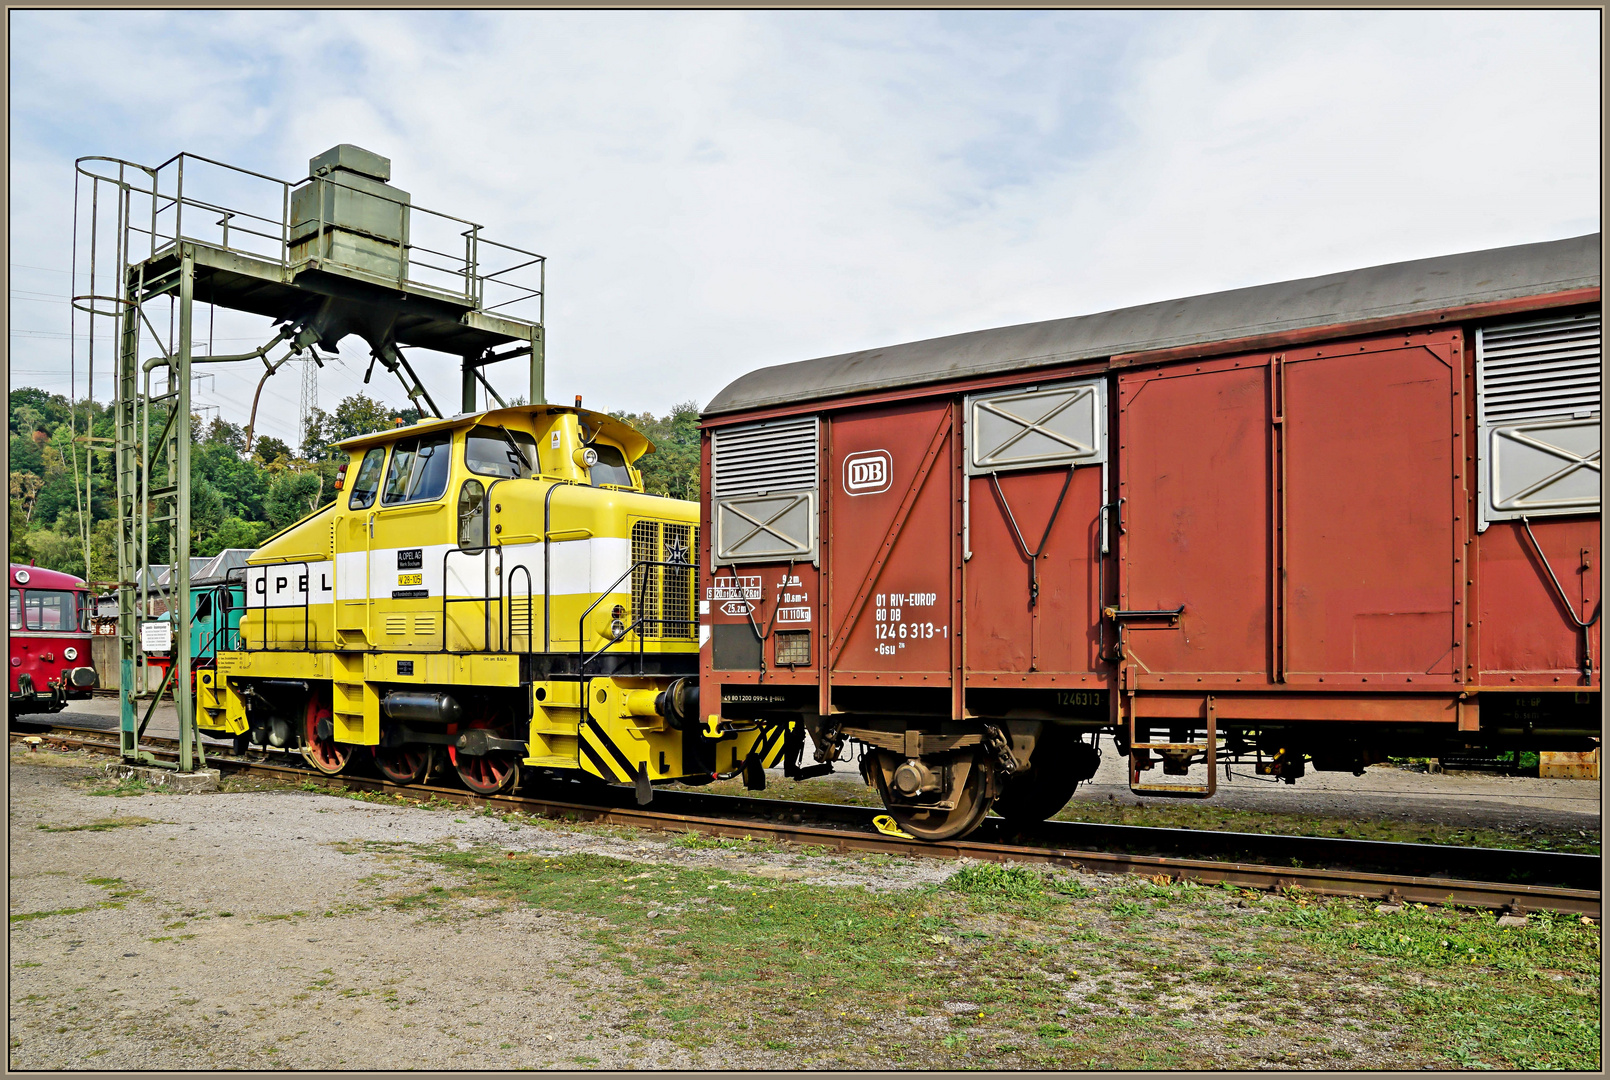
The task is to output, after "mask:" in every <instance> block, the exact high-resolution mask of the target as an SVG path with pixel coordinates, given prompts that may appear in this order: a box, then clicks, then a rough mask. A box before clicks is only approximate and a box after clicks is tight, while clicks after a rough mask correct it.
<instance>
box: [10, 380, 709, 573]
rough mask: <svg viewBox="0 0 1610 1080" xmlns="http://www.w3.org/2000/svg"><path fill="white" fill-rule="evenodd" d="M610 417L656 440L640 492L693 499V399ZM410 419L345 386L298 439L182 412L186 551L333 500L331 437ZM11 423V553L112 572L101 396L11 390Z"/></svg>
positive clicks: (161, 479)
mask: <svg viewBox="0 0 1610 1080" xmlns="http://www.w3.org/2000/svg"><path fill="white" fill-rule="evenodd" d="M167 415H168V414H167V413H166V412H165V411H163V410H161V409H160V408H153V409H152V410H151V423H150V427H151V431H150V438H151V440H152V444H153V445H154V444H155V440H156V438H157V437H158V435H159V434H160V433H161V431H162V428H163V425H164V424H165V423H166V422H167ZM611 415H613V416H615V417H616V418H618V419H621V420H624V421H626V422H627V423H629V424H631V425H632V426H633V427H635V428H637V429H638V430H639V431H641V432H642V433H643V434H644V435H646V436H648V438H649V439H650V440H651V441H652V442H653V443H654V444H655V446H656V448H657V449H656V452H655V453H652V454H649V455H647V456H645V457H644V458H643V459H642V460H641V461H639V462H638V467H639V468H640V469H641V470H642V473H643V487H644V490H645V491H647V492H649V493H650V494H654V495H663V496H667V497H670V498H677V499H693V500H696V499H698V497H699V426H698V424H699V410H698V405H697V404H696V403H695V402H691V401H688V402H683V403H681V404H679V405H675V406H673V407H672V409H671V412H670V414H669V415H667V416H663V417H660V416H655V415H654V414H653V413H648V412H645V413H638V414H635V415H633V414H628V413H624V412H615V413H611ZM418 419H419V413H418V412H417V411H416V410H414V409H403V410H396V409H392V408H391V407H389V406H387V405H384V404H382V403H381V402H378V401H376V400H374V399H373V398H370V397H368V396H366V395H364V394H354V395H352V396H350V397H348V398H346V399H344V400H343V401H342V402H341V403H340V404H339V405H337V406H336V408H335V409H334V410H333V411H331V412H325V411H324V410H322V409H315V410H313V413H312V414H311V415H310V417H309V420H308V425H307V431H306V434H305V436H304V438H303V440H302V444H301V445H300V446H298V447H292V446H290V445H288V444H287V443H285V442H284V441H283V440H281V439H278V438H274V437H272V436H257V437H254V438H253V439H252V442H251V445H250V446H249V447H248V446H247V443H246V433H245V432H244V431H243V430H242V428H241V426H240V425H239V424H234V423H231V422H229V421H227V420H224V419H223V418H222V417H215V418H213V419H212V420H210V421H208V422H205V423H203V422H202V420H201V418H200V417H199V416H196V415H192V416H191V438H192V446H191V450H190V485H191V487H190V493H191V494H190V552H191V554H192V555H194V556H198V557H201V556H212V555H216V554H218V552H220V551H223V550H224V549H225V548H255V547H257V546H259V545H260V544H261V543H262V542H263V541H264V540H265V539H267V538H268V537H269V536H271V535H273V534H274V533H276V532H278V531H279V530H281V529H283V528H285V527H286V526H287V525H290V524H292V523H293V522H296V521H298V520H300V519H301V518H303V517H305V516H307V515H308V514H309V513H312V512H313V511H315V510H317V509H319V508H321V507H322V506H325V505H327V504H328V503H330V502H331V501H332V500H333V499H334V497H335V475H336V470H337V467H338V462H337V459H338V458H339V459H341V460H345V455H343V454H341V453H340V451H338V450H334V449H333V444H335V443H338V442H340V441H341V440H343V439H348V438H351V437H353V436H355V435H363V434H368V433H369V432H373V431H380V430H384V429H387V428H391V427H393V426H395V425H397V424H398V423H399V422H401V423H403V424H411V423H413V422H414V421H416V420H418ZM9 420H10V424H9V432H8V435H9V449H10V507H9V521H10V549H11V550H10V558H11V561H12V562H22V563H27V562H30V561H33V562H37V563H38V564H39V565H40V566H48V567H50V568H51V569H53V570H62V571H65V572H67V573H70V574H77V575H79V576H82V577H86V578H88V579H89V580H92V581H113V580H115V579H116V578H117V547H116V524H115V516H116V491H117V476H116V460H115V456H114V455H113V454H112V452H111V447H112V445H113V443H112V435H113V416H112V410H111V409H110V407H108V406H106V405H104V404H102V403H99V402H91V401H88V400H85V401H79V402H77V403H71V402H69V401H68V400H67V398H66V397H65V396H63V395H61V394H50V393H46V392H45V391H43V390H39V389H35V388H33V387H22V388H19V389H14V390H12V392H11V415H10V418H9ZM167 482H168V477H167V475H166V464H165V458H164V459H163V461H162V462H159V463H158V464H157V465H156V467H154V468H153V471H152V476H151V478H150V484H151V486H153V487H158V486H161V485H163V484H166V483H167ZM86 491H87V493H88V502H87V505H86V500H85V495H86ZM157 533H160V535H156V534H157ZM167 547H168V539H167V531H166V527H165V526H159V527H156V528H154V529H153V535H152V536H151V558H152V561H153V562H165V561H167V559H168V552H167Z"/></svg>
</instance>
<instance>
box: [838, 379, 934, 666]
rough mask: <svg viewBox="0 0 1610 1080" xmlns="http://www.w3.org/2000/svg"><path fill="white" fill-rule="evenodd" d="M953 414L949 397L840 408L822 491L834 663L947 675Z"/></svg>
mask: <svg viewBox="0 0 1610 1080" xmlns="http://www.w3.org/2000/svg"><path fill="white" fill-rule="evenodd" d="M953 424H954V419H953V415H952V409H951V402H950V401H949V400H948V399H941V400H938V401H928V402H921V403H912V404H908V405H902V406H897V407H894V408H884V409H869V410H865V411H860V412H854V413H848V414H840V415H838V416H836V417H835V418H834V422H833V447H832V456H831V457H830V459H829V461H828V468H827V472H826V473H825V475H824V476H823V486H824V489H825V490H824V492H823V499H822V501H823V502H824V503H828V504H830V508H829V513H830V515H831V520H832V536H831V540H830V543H829V545H828V546H827V547H826V548H825V549H824V553H823V561H824V563H825V564H827V565H829V566H830V574H831V577H830V581H829V584H828V589H829V598H828V602H829V605H830V608H831V613H832V614H831V622H830V627H829V629H830V634H831V644H830V645H829V648H828V662H829V663H830V664H831V666H832V668H833V670H834V671H835V672H836V671H846V672H851V671H861V672H880V673H895V672H924V673H929V674H940V675H943V676H944V682H945V683H948V682H949V673H950V671H951V667H952V664H951V649H950V641H951V636H952V635H953V633H954V632H955V628H954V627H953V626H952V625H951V618H950V616H951V611H952V596H951V568H950V553H951V548H952V537H951V531H952V529H951V518H952V507H951V490H952V488H951V478H950V476H949V475H947V474H948V473H950V472H951V471H952V469H951V454H950V453H949V452H948V451H949V449H950V442H951V438H952V427H953ZM930 685H935V683H933V682H930Z"/></svg>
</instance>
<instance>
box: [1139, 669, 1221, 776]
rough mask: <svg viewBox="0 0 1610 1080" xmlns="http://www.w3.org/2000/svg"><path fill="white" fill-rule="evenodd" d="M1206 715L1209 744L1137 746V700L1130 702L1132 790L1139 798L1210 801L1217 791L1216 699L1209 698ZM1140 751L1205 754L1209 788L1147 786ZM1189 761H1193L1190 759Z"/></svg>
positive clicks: (1217, 739)
mask: <svg viewBox="0 0 1610 1080" xmlns="http://www.w3.org/2000/svg"><path fill="white" fill-rule="evenodd" d="M1202 711H1203V712H1204V713H1205V714H1206V718H1207V741H1206V742H1205V743H1195V742H1136V741H1135V707H1134V698H1133V697H1131V698H1130V708H1129V790H1130V791H1132V792H1134V793H1135V794H1136V795H1151V796H1162V797H1172V798H1177V799H1210V798H1212V797H1213V792H1214V791H1216V790H1217V787H1216V785H1215V779H1216V778H1215V776H1214V767H1215V766H1216V765H1217V763H1218V746H1219V732H1218V723H1217V718H1216V716H1215V714H1214V706H1213V695H1212V694H1209V695H1208V696H1207V701H1206V702H1205V703H1204V705H1203V708H1202ZM1136 750H1156V751H1159V752H1162V751H1171V752H1176V751H1191V752H1192V753H1193V755H1194V753H1195V752H1196V751H1201V753H1202V755H1203V758H1204V764H1206V765H1207V783H1206V784H1155V783H1153V784H1143V783H1141V780H1140V762H1139V760H1138V759H1137V758H1136V755H1135V751H1136ZM1186 760H1187V761H1189V760H1190V758H1189V757H1188V758H1187V759H1186Z"/></svg>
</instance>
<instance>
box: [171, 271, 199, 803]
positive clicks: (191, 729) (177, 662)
mask: <svg viewBox="0 0 1610 1080" xmlns="http://www.w3.org/2000/svg"><path fill="white" fill-rule="evenodd" d="M195 292H196V263H195V256H194V254H193V253H192V252H191V251H190V249H189V247H188V246H186V248H185V249H184V254H183V255H182V256H181V257H180V260H179V348H178V351H177V353H176V354H175V356H174V358H173V367H171V368H170V369H169V377H170V378H171V379H177V380H178V383H177V384H176V385H177V389H178V394H179V397H178V400H177V401H176V402H175V403H174V408H175V409H177V410H178V411H177V413H176V414H175V416H174V418H173V419H174V423H173V433H174V440H175V443H176V445H175V447H174V453H173V454H171V455H169V457H168V461H169V462H170V463H171V465H172V468H173V472H172V477H173V479H172V481H171V482H172V483H173V485H174V486H175V487H176V489H177V490H176V491H175V492H174V495H175V497H176V501H175V504H174V513H173V521H174V530H173V539H174V542H173V543H172V544H170V545H169V546H168V550H169V551H171V552H172V553H173V573H172V576H171V577H170V578H169V587H168V617H169V619H171V620H172V623H173V655H174V664H173V702H174V704H175V705H176V706H177V708H178V713H179V771H180V772H182V773H187V772H189V771H191V770H192V769H194V768H195V760H194V748H193V745H192V744H194V743H195V742H196V717H195V702H194V700H193V699H192V698H191V696H190V629H189V628H190V339H191V328H192V325H191V314H192V311H191V309H192V307H193V306H194V300H195ZM174 385H175V384H174V383H169V386H170V387H172V386H174Z"/></svg>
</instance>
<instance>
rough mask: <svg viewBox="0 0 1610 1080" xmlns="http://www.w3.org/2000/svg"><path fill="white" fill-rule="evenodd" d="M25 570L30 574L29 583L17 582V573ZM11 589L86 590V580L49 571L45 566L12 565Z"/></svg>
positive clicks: (58, 571)
mask: <svg viewBox="0 0 1610 1080" xmlns="http://www.w3.org/2000/svg"><path fill="white" fill-rule="evenodd" d="M18 570H23V571H26V572H27V574H28V580H27V581H18V580H17V571H18ZM11 587H12V588H14V589H15V588H22V589H84V588H88V586H87V585H85V584H84V579H83V578H81V577H74V576H73V575H72V574H64V573H62V572H61V571H60V570H47V569H46V568H45V567H43V566H23V565H21V564H20V563H12V564H11Z"/></svg>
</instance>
